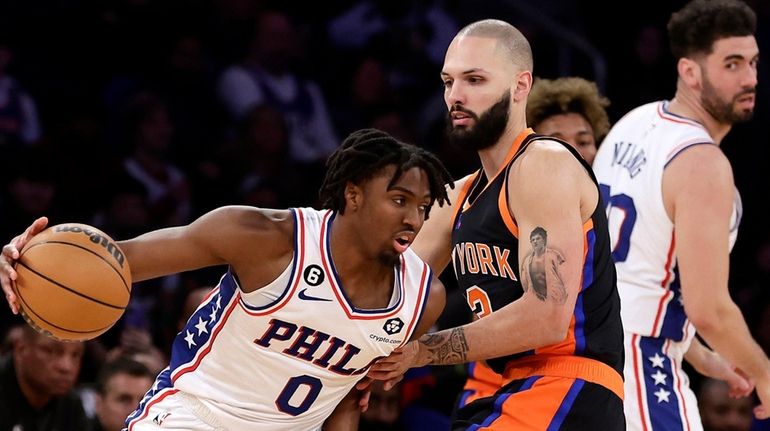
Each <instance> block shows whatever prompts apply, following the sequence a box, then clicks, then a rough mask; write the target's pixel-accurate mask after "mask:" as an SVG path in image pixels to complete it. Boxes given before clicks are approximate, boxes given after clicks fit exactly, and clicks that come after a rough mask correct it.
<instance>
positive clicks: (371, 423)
mask: <svg viewBox="0 0 770 431" xmlns="http://www.w3.org/2000/svg"><path fill="white" fill-rule="evenodd" d="M400 394H401V392H400V390H399V386H398V385H396V386H395V387H394V388H392V389H391V390H389V391H386V390H385V389H384V386H383V383H382V382H381V381H379V380H375V381H374V382H373V383H372V394H371V396H370V398H369V408H368V409H367V410H366V411H365V412H363V413H361V419H362V420H363V421H364V422H365V423H366V428H365V429H367V430H388V429H395V428H396V425H397V424H398V419H399V416H400V415H401V406H400V404H399V402H400ZM362 429H364V428H363V427H362Z"/></svg>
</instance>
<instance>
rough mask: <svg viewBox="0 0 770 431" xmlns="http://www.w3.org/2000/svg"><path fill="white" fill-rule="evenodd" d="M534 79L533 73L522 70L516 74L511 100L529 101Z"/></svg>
mask: <svg viewBox="0 0 770 431" xmlns="http://www.w3.org/2000/svg"><path fill="white" fill-rule="evenodd" d="M532 79H533V78H532V72H530V71H528V70H522V71H520V72H518V73H517V74H516V76H515V78H514V80H513V83H512V84H513V85H512V86H511V89H512V91H511V96H512V97H511V98H512V99H513V101H514V102H521V101H522V100H527V97H528V96H529V91H530V90H531V89H532Z"/></svg>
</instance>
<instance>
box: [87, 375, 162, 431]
mask: <svg viewBox="0 0 770 431" xmlns="http://www.w3.org/2000/svg"><path fill="white" fill-rule="evenodd" d="M150 386H152V379H151V378H149V377H146V376H132V375H130V374H127V373H118V374H115V375H113V376H112V377H111V378H110V379H109V380H108V381H107V382H106V383H105V385H104V393H103V394H99V393H97V396H96V416H97V417H98V418H99V422H101V424H102V427H103V428H104V429H105V431H120V430H121V429H123V428H124V427H125V424H124V421H125V420H126V417H128V415H129V414H131V412H133V411H134V409H136V406H138V405H139V401H141V400H142V398H143V397H144V394H145V392H147V390H148V389H149V388H150Z"/></svg>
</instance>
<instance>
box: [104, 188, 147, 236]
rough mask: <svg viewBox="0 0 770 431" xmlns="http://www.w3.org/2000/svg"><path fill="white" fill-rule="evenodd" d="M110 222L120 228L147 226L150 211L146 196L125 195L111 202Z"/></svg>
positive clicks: (118, 196) (116, 197)
mask: <svg viewBox="0 0 770 431" xmlns="http://www.w3.org/2000/svg"><path fill="white" fill-rule="evenodd" d="M109 218H110V221H111V222H112V223H113V224H114V225H115V226H117V227H120V228H132V227H142V226H147V223H148V219H149V211H148V209H147V203H146V202H145V198H144V196H142V195H141V194H135V193H123V194H120V195H117V196H115V197H114V198H113V199H112V201H111V202H110V208H109Z"/></svg>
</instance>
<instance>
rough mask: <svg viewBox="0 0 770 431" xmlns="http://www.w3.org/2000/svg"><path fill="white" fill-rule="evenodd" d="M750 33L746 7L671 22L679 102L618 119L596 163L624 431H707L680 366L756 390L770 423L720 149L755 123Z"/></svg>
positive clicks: (723, 2) (703, 10) (768, 393)
mask: <svg viewBox="0 0 770 431" xmlns="http://www.w3.org/2000/svg"><path fill="white" fill-rule="evenodd" d="M755 30H756V15H755V13H754V12H753V11H752V10H751V9H750V8H749V7H748V6H747V5H746V4H744V3H743V2H741V1H739V0H716V1H706V0H695V1H692V2H690V3H688V4H687V5H686V6H685V7H683V8H682V9H681V10H680V11H678V12H676V13H674V14H673V15H672V16H671V19H670V20H669V23H668V32H669V40H670V44H671V48H672V52H673V54H674V56H675V57H676V59H677V72H678V80H677V87H676V88H677V89H676V95H675V97H674V98H673V99H672V100H670V101H661V102H655V103H650V104H647V105H643V106H640V107H638V108H636V109H634V110H632V111H631V112H630V113H628V114H627V115H626V116H625V117H623V118H622V119H621V120H620V121H619V122H618V123H616V124H615V126H614V127H613V128H612V129H611V131H610V133H609V134H608V136H607V138H606V139H605V140H604V142H603V143H602V145H601V146H600V148H599V151H598V154H597V156H596V159H595V161H594V163H593V168H594V170H595V172H596V176H597V179H598V180H599V183H600V184H601V188H602V195H603V199H604V203H605V205H606V207H607V211H608V218H609V222H610V234H611V236H612V240H613V243H614V247H613V258H614V260H615V261H616V266H617V272H618V291H619V292H620V296H621V301H622V317H623V326H624V329H625V331H626V333H625V345H626V361H625V393H626V399H625V413H626V418H627V422H628V426H629V429H634V430H661V429H665V430H680V429H684V430H690V429H693V430H697V429H702V425H701V423H700V416H699V414H698V410H697V404H696V401H695V396H694V394H693V393H692V391H691V390H690V388H689V381H688V378H687V376H686V374H685V373H684V372H683V370H682V360H683V359H684V360H687V361H688V362H689V363H690V364H691V365H692V366H693V368H694V369H695V370H696V371H698V372H700V373H702V374H705V375H708V376H711V377H714V378H718V379H722V380H725V381H727V382H728V384H729V385H730V387H731V394H732V395H733V396H746V395H748V394H750V393H751V390H752V387H753V385H754V384H755V385H756V390H757V395H758V396H759V400H760V402H761V405H760V406H758V407H757V408H756V409H755V414H756V416H757V417H759V418H766V417H768V415H770V404H768V403H770V361H768V359H767V357H766V356H765V354H764V353H763V352H762V349H761V348H760V347H759V346H758V345H757V343H756V342H754V340H753V339H752V338H751V335H750V334H749V330H748V328H747V326H746V323H745V321H744V319H743V316H742V314H741V312H740V310H739V309H738V307H737V306H736V305H735V303H734V302H733V301H732V300H731V298H730V294H729V291H728V284H727V281H728V265H729V251H730V249H731V247H732V245H733V244H734V242H735V236H736V234H737V229H738V224H739V222H740V215H741V211H742V209H741V205H740V197H739V195H738V193H737V191H736V189H735V185H734V181H733V175H732V168H731V166H730V162H729V161H728V160H727V158H726V157H725V155H724V154H723V153H722V151H721V149H720V147H719V143H720V142H721V140H722V139H723V138H724V136H725V135H726V134H727V133H728V132H729V131H730V129H731V127H732V125H733V124H734V123H737V122H742V121H746V120H748V119H750V118H751V117H752V114H753V110H754V104H755V94H756V85H757V61H758V58H759V49H758V47H757V42H756V40H755V37H754V32H755ZM696 331H697V332H698V334H700V336H701V337H702V338H703V339H704V340H705V341H706V343H708V345H709V346H710V347H711V348H712V349H713V351H712V350H711V349H709V348H708V347H706V346H704V345H703V344H702V343H701V342H700V341H699V340H698V338H694V335H695V333H696ZM734 367H737V368H734Z"/></svg>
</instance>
